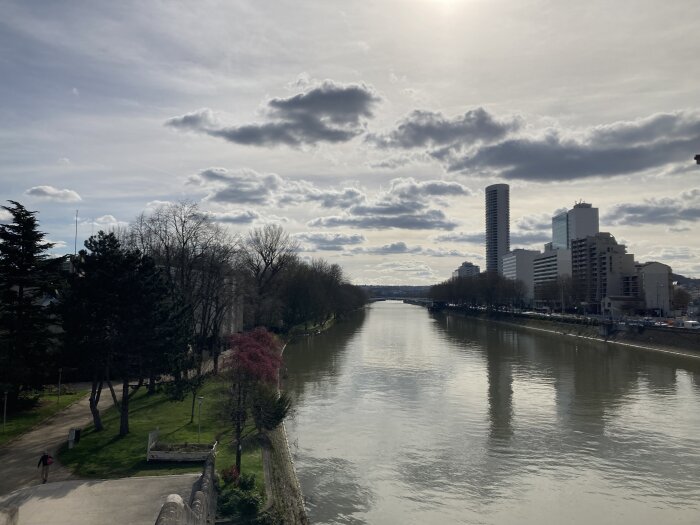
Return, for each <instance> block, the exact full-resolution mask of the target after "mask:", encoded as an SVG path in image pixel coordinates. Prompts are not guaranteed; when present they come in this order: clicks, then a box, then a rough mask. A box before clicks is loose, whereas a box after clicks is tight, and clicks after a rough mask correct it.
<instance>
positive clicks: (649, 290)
mask: <svg viewBox="0 0 700 525" xmlns="http://www.w3.org/2000/svg"><path fill="white" fill-rule="evenodd" d="M638 270H639V285H640V293H641V295H642V298H643V299H644V303H645V304H646V309H647V310H657V311H658V312H659V315H661V316H666V315H669V313H670V311H671V296H672V293H673V283H672V281H671V267H670V266H668V265H666V264H662V263H660V262H648V263H643V264H640V265H639V266H638Z"/></svg>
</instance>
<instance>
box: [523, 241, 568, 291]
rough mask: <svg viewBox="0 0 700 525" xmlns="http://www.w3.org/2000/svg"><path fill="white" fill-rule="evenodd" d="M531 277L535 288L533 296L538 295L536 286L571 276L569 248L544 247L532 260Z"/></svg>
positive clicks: (539, 286)
mask: <svg viewBox="0 0 700 525" xmlns="http://www.w3.org/2000/svg"><path fill="white" fill-rule="evenodd" d="M532 266H533V268H532V272H533V275H532V279H533V282H534V288H535V298H537V297H538V293H537V291H538V288H541V287H542V286H543V285H544V284H546V283H551V282H556V281H557V279H559V278H562V277H569V276H571V250H567V249H566V248H561V249H558V250H554V249H549V250H547V249H545V251H544V253H541V254H540V255H538V256H537V257H535V259H534V260H533V261H532Z"/></svg>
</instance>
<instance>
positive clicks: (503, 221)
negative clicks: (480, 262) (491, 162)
mask: <svg viewBox="0 0 700 525" xmlns="http://www.w3.org/2000/svg"><path fill="white" fill-rule="evenodd" d="M485 194H486V195H485V199H486V271H487V272H498V273H499V274H500V273H503V266H502V264H503V256H504V255H505V254H506V253H508V252H509V251H510V187H509V186H508V184H492V185H491V186H488V187H487V188H486V190H485Z"/></svg>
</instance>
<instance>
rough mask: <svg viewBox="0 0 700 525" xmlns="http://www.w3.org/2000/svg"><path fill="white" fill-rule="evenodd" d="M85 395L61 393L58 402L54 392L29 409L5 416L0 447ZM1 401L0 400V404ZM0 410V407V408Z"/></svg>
mask: <svg viewBox="0 0 700 525" xmlns="http://www.w3.org/2000/svg"><path fill="white" fill-rule="evenodd" d="M87 393H88V392H87V390H82V391H78V392H71V393H63V394H61V399H60V401H59V399H58V397H57V395H56V393H55V392H54V393H51V394H49V393H43V394H41V395H40V396H39V398H38V400H37V402H36V404H35V405H34V406H32V407H31V408H28V409H26V410H22V411H21V412H18V413H16V414H9V415H8V416H7V423H6V425H5V431H4V432H2V427H0V445H3V444H5V443H7V442H8V441H10V440H11V439H14V438H16V437H17V436H19V435H21V434H24V433H25V432H27V431H28V430H30V429H32V428H33V427H34V426H36V425H38V424H39V423H41V422H42V421H43V420H45V419H47V418H49V417H51V416H53V415H54V414H55V413H57V412H60V411H61V410H63V409H64V408H66V407H67V406H68V405H70V404H71V403H74V402H75V401H77V400H78V399H80V398H82V397H84V396H86V395H87ZM1 401H2V400H1V399H0V402H1ZM0 409H2V406H0Z"/></svg>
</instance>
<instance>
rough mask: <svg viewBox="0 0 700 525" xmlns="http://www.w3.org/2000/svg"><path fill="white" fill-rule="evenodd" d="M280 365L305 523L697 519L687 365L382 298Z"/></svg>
mask: <svg viewBox="0 0 700 525" xmlns="http://www.w3.org/2000/svg"><path fill="white" fill-rule="evenodd" d="M285 367H286V373H285V375H286V380H285V388H286V389H287V390H288V392H289V393H290V395H291V396H292V398H293V400H294V404H295V411H294V415H293V417H291V418H290V419H289V420H288V422H287V431H288V434H289V441H290V443H291V447H292V453H293V455H294V458H295V465H296V468H297V472H298V475H299V480H300V482H301V486H302V490H303V492H304V495H305V497H306V499H307V509H308V511H309V516H310V518H311V521H312V523H339V524H340V523H342V524H354V523H370V524H377V525H381V524H409V523H416V524H418V523H420V524H450V523H473V524H482V523H483V524H497V525H507V524H518V525H524V524H538V525H543V524H560V523H571V524H606V523H611V524H612V523H615V524H627V523H630V524H631V523H634V524H636V525H643V524H654V525H658V524H670V523H688V524H691V523H693V524H697V523H700V359H693V358H688V357H682V356H668V355H663V354H658V353H653V352H647V351H641V350H629V349H625V348H618V347H614V346H612V345H606V344H604V343H596V342H589V341H585V340H580V339H576V338H573V337H565V336H558V335H549V334H545V333H539V332H533V331H528V330H524V329H521V328H511V327H507V326H503V325H497V324H493V323H486V322H482V321H478V320H474V319H469V318H464V317H459V316H452V315H446V314H430V313H428V312H427V310H425V309H424V308H420V307H417V306H412V305H406V304H403V303H399V302H380V303H374V304H373V305H371V306H370V307H369V308H368V309H367V310H366V311H365V312H363V313H361V314H358V315H357V317H356V318H354V319H352V320H351V321H349V322H344V323H340V324H337V325H336V326H334V327H333V328H332V329H331V330H329V331H328V332H326V333H323V334H321V335H317V336H315V337H313V338H309V339H307V340H304V341H301V342H299V343H297V344H293V345H290V346H288V347H287V349H286V350H285Z"/></svg>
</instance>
